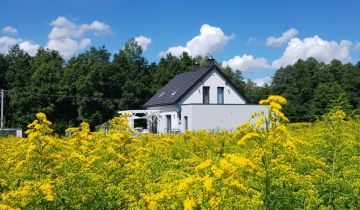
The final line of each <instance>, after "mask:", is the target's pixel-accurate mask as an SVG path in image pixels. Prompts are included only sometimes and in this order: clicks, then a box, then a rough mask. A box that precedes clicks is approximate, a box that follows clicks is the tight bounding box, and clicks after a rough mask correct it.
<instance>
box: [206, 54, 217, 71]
mask: <svg viewBox="0 0 360 210" xmlns="http://www.w3.org/2000/svg"><path fill="white" fill-rule="evenodd" d="M206 61H207V63H206V67H207V68H208V67H210V66H213V65H215V58H213V57H212V56H211V55H210V54H209V55H208V58H207V60H206Z"/></svg>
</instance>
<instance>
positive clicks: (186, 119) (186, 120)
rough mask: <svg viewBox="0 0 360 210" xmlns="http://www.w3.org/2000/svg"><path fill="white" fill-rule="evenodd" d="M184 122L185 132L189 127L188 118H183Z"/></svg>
mask: <svg viewBox="0 0 360 210" xmlns="http://www.w3.org/2000/svg"><path fill="white" fill-rule="evenodd" d="M184 121H185V130H188V129H189V127H188V117H187V116H184Z"/></svg>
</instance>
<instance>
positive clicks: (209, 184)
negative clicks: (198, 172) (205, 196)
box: [204, 175, 212, 192]
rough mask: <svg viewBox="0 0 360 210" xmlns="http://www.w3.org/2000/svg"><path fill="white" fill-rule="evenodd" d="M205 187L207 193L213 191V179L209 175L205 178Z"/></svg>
mask: <svg viewBox="0 0 360 210" xmlns="http://www.w3.org/2000/svg"><path fill="white" fill-rule="evenodd" d="M204 186H205V190H206V191H207V192H211V191H212V179H211V178H210V177H209V176H208V175H207V176H206V177H204Z"/></svg>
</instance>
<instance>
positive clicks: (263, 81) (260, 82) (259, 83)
mask: <svg viewBox="0 0 360 210" xmlns="http://www.w3.org/2000/svg"><path fill="white" fill-rule="evenodd" d="M252 81H253V82H255V83H256V85H257V86H260V87H263V86H264V85H265V84H271V82H272V78H271V77H263V78H259V79H253V80H252Z"/></svg>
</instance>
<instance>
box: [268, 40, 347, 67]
mask: <svg viewBox="0 0 360 210" xmlns="http://www.w3.org/2000/svg"><path fill="white" fill-rule="evenodd" d="M351 45H352V43H351V42H350V41H348V40H342V41H340V43H338V42H336V41H326V40H323V39H321V38H320V37H319V36H317V35H316V36H314V37H308V38H305V39H303V40H300V39H298V38H293V39H291V40H290V42H289V43H288V46H287V47H286V49H285V52H284V54H283V55H282V56H281V57H280V58H279V59H277V60H275V61H274V62H273V63H272V66H273V67H274V68H280V67H283V66H286V65H290V64H294V63H295V62H296V61H297V60H298V59H307V58H309V57H313V58H315V59H317V60H319V61H322V62H325V63H330V62H331V61H332V60H333V59H338V60H340V61H342V62H350V61H351V56H350V48H351Z"/></svg>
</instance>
